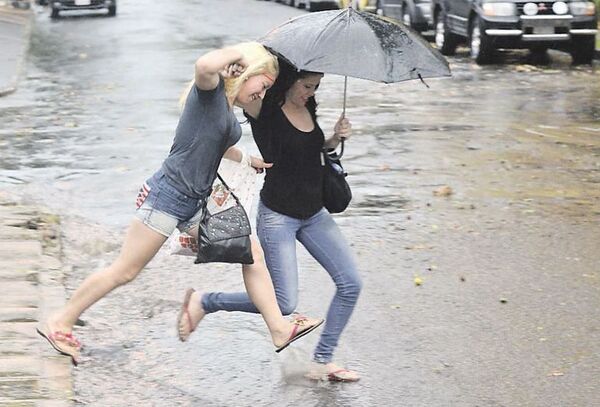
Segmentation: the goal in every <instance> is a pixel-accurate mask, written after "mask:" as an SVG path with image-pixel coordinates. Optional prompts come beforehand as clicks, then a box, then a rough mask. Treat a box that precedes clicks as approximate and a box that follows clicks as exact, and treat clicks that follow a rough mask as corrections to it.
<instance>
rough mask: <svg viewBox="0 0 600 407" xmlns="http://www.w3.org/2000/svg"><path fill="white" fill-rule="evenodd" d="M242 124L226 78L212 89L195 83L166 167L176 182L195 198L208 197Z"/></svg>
mask: <svg viewBox="0 0 600 407" xmlns="http://www.w3.org/2000/svg"><path fill="white" fill-rule="evenodd" d="M241 136H242V128H241V126H240V124H239V122H238V121H237V118H236V117H235V115H234V114H233V112H232V110H231V109H230V108H229V105H228V104H227V98H226V97H225V84H224V82H223V79H220V80H219V85H218V86H217V87H216V88H215V89H213V90H209V91H204V90H201V89H198V87H197V86H196V85H194V86H192V89H191V90H190V93H189V94H188V96H187V99H186V102H185V107H184V109H183V113H182V114H181V117H180V118H179V124H178V125H177V130H176V131H175V140H174V141H173V146H172V147H171V151H170V152H169V156H168V157H167V159H166V160H165V161H164V162H163V165H162V168H163V171H164V173H165V175H166V176H167V177H168V178H169V180H170V181H171V183H172V185H173V186H174V187H175V188H176V189H177V190H178V191H180V192H181V193H182V194H185V195H187V196H189V197H192V198H202V197H205V196H206V195H207V194H208V193H209V191H210V188H211V186H212V184H213V181H214V179H215V177H216V174H217V169H218V167H219V163H220V162H221V158H223V154H224V153H225V151H226V150H227V149H228V148H229V147H231V146H232V145H234V144H235V143H237V142H238V140H239V139H240V137H241Z"/></svg>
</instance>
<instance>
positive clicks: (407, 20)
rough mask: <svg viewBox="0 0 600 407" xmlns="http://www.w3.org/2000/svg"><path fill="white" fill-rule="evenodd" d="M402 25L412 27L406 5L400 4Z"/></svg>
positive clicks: (408, 9)
mask: <svg viewBox="0 0 600 407" xmlns="http://www.w3.org/2000/svg"><path fill="white" fill-rule="evenodd" d="M402 24H404V25H405V26H407V27H412V16H411V15H410V8H409V7H408V4H406V3H402Z"/></svg>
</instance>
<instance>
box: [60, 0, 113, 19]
mask: <svg viewBox="0 0 600 407" xmlns="http://www.w3.org/2000/svg"><path fill="white" fill-rule="evenodd" d="M49 3H50V18H58V16H59V14H60V12H61V11H70V10H102V9H107V10H108V15H109V16H115V15H117V0H50V1H49Z"/></svg>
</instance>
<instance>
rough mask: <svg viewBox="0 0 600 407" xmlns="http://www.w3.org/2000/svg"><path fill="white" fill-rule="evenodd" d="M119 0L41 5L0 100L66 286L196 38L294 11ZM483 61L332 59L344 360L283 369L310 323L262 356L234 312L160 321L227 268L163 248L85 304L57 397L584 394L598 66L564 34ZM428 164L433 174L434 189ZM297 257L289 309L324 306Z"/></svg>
mask: <svg viewBox="0 0 600 407" xmlns="http://www.w3.org/2000/svg"><path fill="white" fill-rule="evenodd" d="M119 7H120V9H119V14H118V16H117V17H116V18H106V17H104V16H89V15H86V16H84V15H77V16H71V17H67V18H62V19H60V20H58V21H51V20H50V19H49V18H47V15H46V14H39V15H38V22H37V27H36V31H35V32H34V34H33V44H32V48H31V51H30V57H29V61H28V66H27V73H28V77H27V78H26V80H25V81H24V82H23V84H22V87H21V89H20V90H19V92H17V93H16V94H14V95H12V96H11V97H10V98H4V99H0V118H1V122H2V126H1V129H0V146H1V147H2V148H1V152H0V170H1V172H0V187H1V188H2V189H3V190H7V191H9V192H11V193H14V194H17V195H20V196H23V197H25V198H26V199H28V200H31V201H34V202H42V203H45V204H46V205H48V206H50V207H51V208H52V209H54V210H55V211H56V212H57V213H60V214H61V216H62V217H63V230H64V246H65V247H64V258H65V263H66V264H67V265H68V273H67V276H68V278H67V280H66V281H65V284H66V286H67V288H68V289H69V290H72V289H74V288H75V287H76V285H77V284H78V283H79V282H80V281H81V280H82V279H83V278H84V276H85V275H87V274H89V273H91V272H93V271H94V270H97V269H99V268H101V267H103V266H105V265H107V264H108V263H109V262H110V261H111V260H112V259H113V258H114V257H115V255H116V250H117V249H118V245H119V242H120V239H121V235H122V232H123V230H124V228H125V227H126V225H127V223H128V221H129V219H130V218H131V216H132V214H133V209H134V206H133V204H134V200H135V195H136V191H137V189H138V188H139V185H140V184H141V183H142V182H143V181H144V180H145V178H146V177H147V176H149V175H150V174H151V173H152V172H153V171H154V170H155V169H156V168H158V166H159V165H160V163H161V161H162V159H164V157H165V156H166V154H167V152H168V149H169V147H170V143H171V140H172V135H173V131H174V128H175V126H176V123H177V118H178V106H177V100H178V97H179V94H180V92H181V91H182V89H183V88H184V86H185V84H186V82H187V81H188V80H189V79H190V78H191V75H192V65H193V62H194V60H195V59H196V58H197V57H198V56H199V55H200V54H202V53H203V52H205V51H207V50H209V49H212V48H214V47H219V46H222V45H225V44H230V43H234V42H237V41H241V40H246V39H253V38H256V37H258V36H260V35H261V34H262V33H265V32H266V31H268V29H270V28H271V27H273V26H274V25H276V24H278V23H280V22H283V21H285V20H286V19H287V18H289V17H291V16H294V15H298V14H300V13H301V11H298V10H296V9H292V8H289V7H285V6H283V5H280V4H275V3H272V2H262V1H250V0H237V1H234V0H232V1H227V2H214V1H208V0H207V1H200V0H196V1H183V0H175V1H171V2H168V6H165V4H164V3H162V2H151V1H142V0H138V1H129V2H121V4H120V5H119ZM501 60H502V62H504V64H503V65H495V66H490V67H484V68H481V67H478V66H476V65H473V64H472V63H471V62H470V61H469V60H468V58H467V56H466V52H462V53H459V55H458V56H457V57H455V58H452V59H450V63H451V68H452V70H453V78H452V79H442V80H429V81H428V84H429V85H430V86H431V88H430V89H427V88H426V87H425V86H423V85H422V84H420V83H417V82H414V83H405V84H395V85H382V84H374V83H369V82H365V81H359V80H350V81H349V97H348V104H349V106H348V110H347V115H348V117H349V118H350V119H351V120H352V121H353V125H354V130H355V131H354V135H353V139H352V140H351V141H349V143H348V148H347V159H346V160H345V165H346V167H347V170H348V171H349V172H350V173H351V175H350V178H349V182H350V183H351V185H352V187H353V191H354V195H355V198H354V200H353V203H352V205H351V208H350V209H349V210H348V211H347V212H346V213H344V214H343V215H340V216H338V217H337V220H338V222H339V224H340V225H341V227H342V228H343V231H344V233H345V235H346V237H347V238H348V239H349V240H350V241H351V242H352V245H353V247H354V250H355V253H356V255H357V260H358V263H359V266H360V269H361V272H362V276H363V279H364V283H365V284H364V291H363V293H362V295H361V299H360V301H359V304H358V306H357V309H356V311H355V313H354V315H353V317H352V320H351V322H350V324H349V326H348V328H347V330H346V332H345V333H344V335H343V337H342V341H341V346H340V348H339V350H338V352H337V353H336V359H337V361H338V362H339V363H340V364H342V365H345V366H347V367H349V368H352V369H356V370H358V371H359V373H360V374H361V375H362V376H363V380H361V382H359V383H356V384H342V385H340V384H329V383H318V384H315V383H312V382H309V381H307V380H305V379H303V377H302V375H303V373H304V372H305V370H306V368H307V367H306V361H307V360H308V359H309V358H310V354H311V351H312V348H313V346H314V344H315V343H316V339H317V338H316V336H314V337H309V338H307V339H306V340H303V341H302V343H299V344H298V345H296V346H294V347H293V348H291V349H290V350H289V351H288V350H286V352H284V353H283V354H282V355H276V354H275V353H274V352H273V349H272V348H271V345H270V343H269V341H268V339H267V337H266V335H265V329H264V326H263V324H262V321H261V320H260V318H258V317H257V316H254V315H242V314H225V313H221V314H215V315H212V316H210V317H208V318H207V319H206V320H205V321H203V322H202V325H201V329H200V330H199V331H198V332H197V333H196V334H194V336H193V338H192V340H191V341H190V342H189V343H187V344H183V345H182V344H180V343H179V342H178V341H177V339H176V337H175V330H174V324H175V318H176V314H177V310H178V306H179V302H180V300H181V297H182V295H183V292H184V290H185V288H186V287H188V286H194V287H196V288H198V289H202V290H234V289H241V288H242V284H241V277H240V272H239V270H238V268H237V267H231V266H220V265H216V266H202V267H198V266H194V265H193V264H192V261H191V260H190V259H189V258H184V257H179V256H170V255H169V254H168V253H167V252H166V251H163V252H161V253H160V254H159V255H158V256H157V258H156V259H155V260H154V261H153V262H152V263H151V264H150V265H149V266H148V267H147V270H145V271H144V272H143V273H142V275H141V276H140V278H138V279H137V280H136V281H135V282H134V283H132V284H130V285H128V286H126V287H123V288H121V289H119V290H118V291H116V292H115V293H113V294H112V295H110V296H109V297H108V298H106V299H104V300H103V301H101V302H100V303H98V304H97V305H96V306H95V307H93V308H92V309H91V310H89V311H88V312H87V313H85V314H84V316H83V319H84V320H85V322H86V326H85V327H83V328H80V329H79V330H78V333H79V335H80V336H81V337H82V339H83V341H84V342H85V344H86V347H85V351H84V362H83V364H82V365H81V367H80V368H78V369H76V370H75V372H74V380H75V391H76V394H77V397H76V402H77V404H78V405H79V404H81V405H97V406H121V405H140V404H142V403H143V404H147V405H159V406H163V405H165V406H166V405H202V406H212V405H214V406H250V405H254V406H263V405H264V406H268V405H276V406H284V405H285V406H292V405H302V406H305V405H306V406H392V405H394V406H396V405H403V406H590V405H593V404H594V403H595V401H596V400H597V399H598V397H599V396H600V384H599V383H598V380H597V378H598V377H600V368H599V367H598V366H600V356H599V355H600V345H599V344H600V326H599V323H598V318H597V315H598V309H599V306H600V255H599V254H598V253H599V250H598V249H599V247H600V237H599V236H598V226H600V188H599V187H598V185H599V183H600V141H599V140H600V102H599V100H600V72H599V71H598V66H597V65H596V67H595V68H590V67H576V68H574V67H571V66H570V64H569V63H570V60H569V57H568V56H567V55H566V54H561V53H551V54H550V63H549V64H545V65H535V66H532V65H529V62H530V61H529V60H528V57H527V55H526V54H525V53H518V52H516V53H507V54H504V55H503V56H502V59H501ZM342 88H343V83H342V79H341V78H337V77H333V76H331V77H326V78H325V79H324V81H323V85H322V87H321V89H320V90H319V95H318V98H319V101H320V106H319V112H320V115H321V124H322V127H323V128H324V129H331V128H332V127H333V124H334V122H335V120H336V118H337V116H338V115H339V114H340V110H341V109H340V106H341V103H342V98H341V93H342V92H341V91H342ZM244 132H245V133H244V137H243V139H242V141H241V143H242V144H243V145H245V146H246V147H247V148H248V149H250V150H254V147H253V146H252V140H251V137H250V134H249V128H248V126H244ZM444 186H448V187H450V188H451V190H452V192H453V193H452V194H451V195H449V196H436V195H435V194H434V192H435V191H438V190H440V188H442V187H444ZM446 191H447V189H446ZM300 262H301V276H300V285H301V293H300V310H301V311H302V312H305V313H307V314H310V315H315V316H317V315H324V314H325V312H326V309H327V305H328V304H327V300H326V299H327V298H330V297H331V295H332V293H333V287H332V284H331V282H330V281H328V278H327V275H326V273H324V272H323V271H322V270H321V269H320V268H319V266H318V265H317V264H316V263H315V262H314V261H313V260H312V259H310V258H308V256H307V255H306V253H305V252H304V251H303V250H301V255H300ZM415 277H418V278H420V279H421V280H422V281H423V284H422V285H421V286H416V285H415V284H414V278H415Z"/></svg>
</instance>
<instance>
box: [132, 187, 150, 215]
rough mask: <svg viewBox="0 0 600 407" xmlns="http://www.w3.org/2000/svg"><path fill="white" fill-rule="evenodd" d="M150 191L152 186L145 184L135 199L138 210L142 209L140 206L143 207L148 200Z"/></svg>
mask: <svg viewBox="0 0 600 407" xmlns="http://www.w3.org/2000/svg"><path fill="white" fill-rule="evenodd" d="M150 189H151V188H150V186H148V184H146V183H145V182H144V184H143V185H142V187H141V188H140V190H139V192H138V194H137V197H136V199H135V207H136V208H137V209H140V206H142V205H143V204H144V201H145V200H146V198H148V195H149V194H150Z"/></svg>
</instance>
